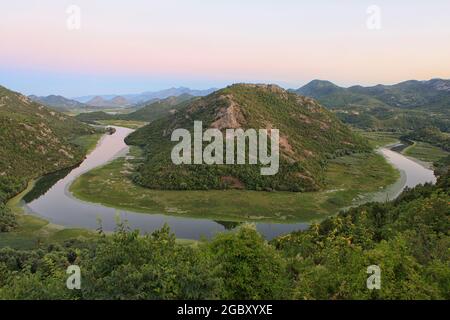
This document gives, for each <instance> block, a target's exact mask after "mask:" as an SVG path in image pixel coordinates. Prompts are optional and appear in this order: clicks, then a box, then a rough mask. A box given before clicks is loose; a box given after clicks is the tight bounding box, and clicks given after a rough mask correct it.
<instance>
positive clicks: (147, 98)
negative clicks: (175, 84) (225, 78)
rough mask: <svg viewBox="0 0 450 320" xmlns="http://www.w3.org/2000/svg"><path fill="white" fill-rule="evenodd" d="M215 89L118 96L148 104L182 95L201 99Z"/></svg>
mask: <svg viewBox="0 0 450 320" xmlns="http://www.w3.org/2000/svg"><path fill="white" fill-rule="evenodd" d="M216 90H217V89H216V88H210V89H206V90H194V89H189V88H186V87H179V88H169V89H165V90H160V91H146V92H142V93H138V94H121V95H120V96H121V97H123V98H125V99H126V100H127V101H128V102H129V103H130V104H148V103H151V102H154V101H155V100H161V99H166V98H169V97H177V96H180V95H183V94H188V95H191V96H194V97H203V96H206V95H208V94H210V93H212V92H214V91H216ZM116 96H117V95H98V96H83V97H76V98H74V100H77V101H79V102H82V103H87V102H88V101H90V100H92V99H94V98H97V97H100V98H102V99H104V100H111V99H113V98H114V97H116Z"/></svg>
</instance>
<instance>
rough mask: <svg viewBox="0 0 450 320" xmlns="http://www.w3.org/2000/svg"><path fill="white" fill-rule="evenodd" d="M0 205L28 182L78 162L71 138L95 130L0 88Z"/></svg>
mask: <svg viewBox="0 0 450 320" xmlns="http://www.w3.org/2000/svg"><path fill="white" fill-rule="evenodd" d="M0 123H1V126H0V202H2V201H4V200H5V199H6V198H8V197H9V196H11V195H12V194H14V193H15V192H17V191H18V190H20V188H22V187H23V186H24V184H25V183H26V181H28V180H29V179H31V178H35V177H38V176H40V175H43V174H45V173H48V172H53V171H57V170H59V169H62V168H65V167H68V166H72V165H75V164H77V163H78V162H80V161H81V160H82V159H83V157H84V155H85V150H84V149H83V148H81V147H79V146H77V145H75V144H72V143H71V142H70V141H72V140H73V139H74V138H76V137H79V136H82V135H87V134H91V133H93V132H94V130H93V129H92V128H91V127H89V126H87V125H85V124H82V123H80V122H79V121H77V120H75V119H73V118H71V117H69V116H66V115H64V114H62V113H59V112H57V111H54V110H52V109H49V108H47V107H44V106H43V105H41V104H39V103H36V102H33V101H32V100H30V99H29V98H27V97H26V96H24V95H21V94H19V93H17V92H13V91H10V90H8V89H6V88H4V87H1V86H0Z"/></svg>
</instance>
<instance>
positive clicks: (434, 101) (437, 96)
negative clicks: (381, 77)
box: [348, 79, 450, 112]
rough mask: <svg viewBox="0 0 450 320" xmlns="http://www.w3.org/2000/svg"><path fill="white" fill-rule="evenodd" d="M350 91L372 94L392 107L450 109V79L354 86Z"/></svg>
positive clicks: (433, 109) (432, 109) (431, 109)
mask: <svg viewBox="0 0 450 320" xmlns="http://www.w3.org/2000/svg"><path fill="white" fill-rule="evenodd" d="M348 91H350V92H352V93H357V94H364V95H367V96H371V97H373V98H375V99H378V100H379V101H382V102H383V103H385V104H386V105H389V106H392V107H398V108H418V109H423V110H429V111H447V112H448V111H449V110H450V80H443V79H432V80H428V81H417V80H409V81H404V82H400V83H398V84H394V85H381V84H380V85H376V86H373V87H362V86H353V87H350V88H348Z"/></svg>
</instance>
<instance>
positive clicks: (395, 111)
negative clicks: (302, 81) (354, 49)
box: [291, 79, 450, 132]
mask: <svg viewBox="0 0 450 320" xmlns="http://www.w3.org/2000/svg"><path fill="white" fill-rule="evenodd" d="M291 91H292V92H295V93H297V94H299V95H304V96H309V97H312V98H315V99H317V100H318V101H319V102H320V103H321V104H322V105H324V106H325V107H327V108H329V109H333V110H334V112H336V114H337V115H338V117H339V118H340V119H341V120H342V121H344V122H346V123H349V124H352V125H354V126H356V127H359V128H363V129H376V130H400V131H401V130H416V129H418V128H423V127H426V126H435V127H437V128H439V129H440V130H442V131H446V132H448V131H450V80H443V79H431V80H428V81H417V80H409V81H404V82H400V83H398V84H394V85H381V84H379V85H376V86H371V87H363V86H352V87H349V88H343V87H339V86H337V85H335V84H334V83H332V82H330V81H323V80H313V81H311V82H309V83H308V84H306V85H305V86H303V87H301V88H299V89H296V90H291Z"/></svg>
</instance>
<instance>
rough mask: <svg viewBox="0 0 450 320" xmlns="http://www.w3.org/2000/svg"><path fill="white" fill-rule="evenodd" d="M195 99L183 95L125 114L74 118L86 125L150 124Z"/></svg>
mask: <svg viewBox="0 0 450 320" xmlns="http://www.w3.org/2000/svg"><path fill="white" fill-rule="evenodd" d="M192 99H195V97H193V96H191V95H188V94H183V95H180V96H177V97H169V98H166V99H163V100H158V101H155V102H152V103H150V104H146V105H144V106H143V107H140V108H139V109H137V110H136V111H133V112H130V113H126V114H114V115H113V114H110V113H106V112H104V111H96V112H86V113H80V114H79V115H77V116H76V119H77V120H80V121H83V122H86V123H95V122H96V121H98V120H127V121H143V122H152V121H155V120H158V119H160V118H162V117H165V116H167V115H170V114H173V113H175V112H177V111H178V110H180V109H182V108H184V107H186V105H187V104H188V103H189V102H190V100H192Z"/></svg>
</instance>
